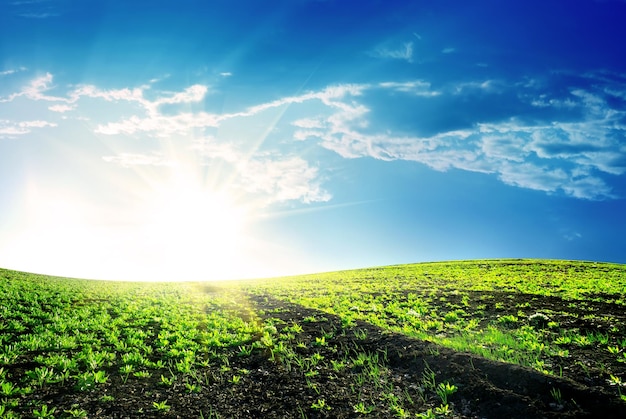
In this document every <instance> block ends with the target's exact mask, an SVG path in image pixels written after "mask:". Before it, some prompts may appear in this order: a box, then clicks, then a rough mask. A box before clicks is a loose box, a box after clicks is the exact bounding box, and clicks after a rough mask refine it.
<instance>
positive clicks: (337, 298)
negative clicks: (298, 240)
mask: <svg viewBox="0 0 626 419" xmlns="http://www.w3.org/2000/svg"><path fill="white" fill-rule="evenodd" d="M249 295H263V296H265V295H269V296H272V297H273V298H276V299H279V300H283V301H286V302H291V303H295V304H299V305H301V306H304V307H307V308H312V309H317V310H321V311H322V312H325V313H328V314H329V315H336V316H339V317H340V318H341V321H342V325H344V326H345V328H344V329H343V330H324V329H323V328H321V329H320V334H319V336H317V337H314V338H313V339H312V340H311V342H310V343H309V344H308V347H307V346H306V345H305V344H304V343H302V342H301V341H300V340H299V334H300V332H301V331H302V325H301V324H298V323H292V324H289V325H279V324H275V323H272V321H268V320H264V321H262V320H260V316H259V313H255V312H254V310H253V309H252V306H253V305H252V304H250V302H249V300H248V296H249ZM625 296H626V266H624V265H617V264H604V263H591V262H571V261H540V260H485V261H466V262H441V263H422V264H414V265H402V266H390V267H380V268H370V269H362V270H354V271H342V272H331V273H323V274H315V275H306V276H295V277H288V278H279V279H265V280H255V281H230V282H216V283H131V282H107V281H89V280H78V279H64V278H57V277H48V276H42V275H33V274H27V273H21V272H15V271H9V270H1V269H0V412H3V413H2V414H1V415H0V416H2V417H19V416H20V415H25V416H28V415H34V416H36V417H53V416H58V415H59V413H60V412H59V411H55V407H54V406H51V405H50V406H49V404H50V403H47V404H46V403H40V404H39V405H34V406H33V405H29V404H28V402H27V400H28V398H29V397H32V396H33V395H34V394H37V393H38V392H45V391H46V390H47V389H50V388H54V386H59V385H64V384H67V383H70V384H71V385H72V386H73V387H74V388H75V389H76V391H80V392H90V391H97V390H98V388H100V387H102V386H105V385H108V383H110V382H111V380H112V379H119V380H121V381H122V382H123V383H127V382H131V381H132V380H136V381H141V380H147V379H150V378H151V377H155V379H156V380H158V381H159V382H160V386H162V387H163V388H168V387H171V386H175V385H184V386H185V388H186V391H187V393H189V394H195V393H198V392H200V391H202V389H203V388H204V387H205V386H206V385H208V384H209V383H211V382H214V381H215V380H223V381H224V382H228V383H230V385H232V386H233V387H235V386H240V385H242V383H245V381H246V375H247V373H248V371H240V370H233V369H232V367H231V366H230V364H229V359H232V358H229V357H230V356H231V355H232V356H234V357H241V358H245V357H250V356H252V355H253V354H254V353H263V354H266V356H267V357H268V358H269V359H270V360H271V361H273V362H275V363H277V364H279V365H280V366H281V368H285V369H289V370H297V371H301V372H302V374H304V377H306V379H307V382H308V383H309V386H310V388H312V389H315V388H316V387H315V386H316V384H315V380H316V379H317V378H318V375H319V373H320V368H322V367H323V368H325V369H326V370H328V371H334V372H335V373H337V372H340V371H344V370H346V369H355V368H358V371H359V372H358V374H355V375H354V377H355V378H354V380H355V386H356V387H355V388H358V385H359V384H361V385H362V384H365V383H369V385H375V386H380V388H381V390H380V391H381V394H387V396H385V397H384V403H386V406H387V407H388V409H389V411H390V412H395V413H396V415H397V416H398V417H401V416H402V415H403V414H404V413H403V412H404V409H405V408H407V407H408V406H410V405H411V403H410V402H409V400H410V398H409V397H407V396H403V395H398V390H397V389H396V388H395V387H393V384H392V382H391V379H390V378H389V371H388V370H387V369H386V367H385V365H386V364H385V360H384V359H383V358H384V357H385V356H386V354H381V353H368V352H366V351H361V352H359V351H358V349H357V350H355V349H351V350H350V351H351V352H350V351H346V352H344V353H341V352H340V350H338V351H337V352H338V355H337V358H336V359H325V358H324V357H323V356H322V355H321V354H320V352H315V351H317V350H322V349H324V350H329V349H332V348H327V346H328V341H329V340H331V339H332V338H333V337H334V336H336V335H337V334H339V333H344V334H346V333H349V334H350V335H351V336H352V338H353V339H354V340H355V341H356V342H358V341H359V340H364V339H366V338H367V331H366V330H363V329H359V328H358V327H356V328H355V327H353V326H354V325H355V324H356V322H358V321H364V322H367V323H370V324H372V325H375V326H378V327H380V328H382V329H384V330H388V331H392V332H396V333H400V334H403V335H406V336H409V337H413V338H417V339H422V340H427V341H431V342H434V343H436V344H439V345H442V346H444V347H448V348H451V349H454V350H456V351H463V352H472V353H475V354H477V355H480V356H482V357H485V358H488V359H493V360H499V361H504V362H509V363H515V364H520V365H524V366H528V367H531V368H534V369H536V370H538V371H540V372H542V373H546V374H551V375H562V374H563V366H564V365H568V363H569V362H571V361H572V354H575V353H576V351H578V350H579V349H581V348H584V349H585V350H593V351H596V352H597V353H603V354H605V356H606V357H609V358H608V359H609V361H610V360H612V359H614V362H612V361H611V362H607V363H604V364H603V365H602V366H594V365H591V366H586V367H585V368H586V370H588V371H590V372H589V374H592V373H593V374H596V375H598V377H599V378H600V379H604V380H605V381H607V382H609V384H610V385H611V386H612V387H615V388H616V389H617V390H618V391H619V394H620V395H621V388H622V387H623V385H622V381H621V380H622V379H623V380H626V368H625V367H626V355H625V354H626V335H625V334H624V330H623V326H621V325H620V324H617V323H615V321H614V320H613V319H612V318H611V317H610V316H604V317H603V316H598V315H597V314H596V312H597V307H598V305H599V304H610V305H612V307H617V308H620V307H621V309H624V308H626V300H625V298H626V297H625ZM522 297H523V298H522ZM556 299H558V301H559V302H560V303H559V304H557V303H556V301H557V300H556ZM324 320H325V319H324V318H322V317H321V316H318V317H316V316H309V317H307V318H304V319H303V320H302V322H311V323H316V322H321V323H323V321H324ZM585 324H589V325H592V326H593V330H592V329H591V328H589V329H586V328H585V327H581V325H585ZM277 326H281V329H282V330H281V332H280V333H279V332H278V328H277ZM283 326H284V327H283ZM305 349H306V351H308V352H306V353H307V355H303V353H305V352H304V351H305ZM340 349H341V348H340ZM333 350H334V349H333ZM311 351H313V352H311ZM25 361H28V363H25V365H29V367H28V368H25V369H20V368H13V367H14V366H15V365H17V364H20V363H24V362H25ZM209 367H210V368H209ZM326 370H324V371H326ZM594 371H595V372H594ZM603 377H604V378H603ZM428 383H430V385H432V387H433V388H432V389H431V390H430V391H431V392H432V393H433V394H438V395H439V398H440V402H441V405H439V406H436V407H433V408H432V409H428V410H427V409H424V410H422V413H420V414H421V415H422V417H430V416H432V417H438V415H439V416H442V415H447V414H448V413H446V412H447V410H446V409H450V407H449V406H448V396H450V395H452V394H453V393H454V392H455V391H456V387H455V386H454V384H452V383H450V382H445V383H443V382H442V383H435V382H434V381H429V382H428ZM424 384H426V381H425V382H424ZM609 384H607V385H609ZM385 386H387V387H385ZM424 387H425V386H424ZM555 391H556V390H555ZM555 394H556V393H555ZM559 396H560V394H559ZM424 398H426V396H424ZM381 403H382V402H381ZM148 406H149V407H148V408H150V409H152V411H156V412H168V411H169V410H170V408H171V406H170V401H169V400H156V401H150V403H149V404H148ZM305 407H306V408H309V409H312V410H314V411H318V412H319V411H332V408H333V406H331V405H330V404H329V402H328V401H327V399H325V398H324V397H322V395H320V397H319V398H316V399H315V400H314V401H313V402H312V403H311V404H310V406H305ZM83 408H85V406H78V405H77V406H74V407H73V408H72V409H71V410H66V411H65V412H64V413H62V415H65V416H63V417H84V416H86V412H85V411H84V410H83ZM353 408H354V411H355V412H359V413H361V414H370V413H371V414H372V415H375V411H374V406H373V404H370V403H369V402H368V401H364V402H360V403H358V404H355V405H354V406H353ZM437 409H438V410H437ZM59 410H60V409H59ZM413 416H415V415H413Z"/></svg>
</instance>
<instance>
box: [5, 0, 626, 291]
mask: <svg viewBox="0 0 626 419" xmlns="http://www.w3.org/2000/svg"><path fill="white" fill-rule="evenodd" d="M624 21H626V2H624V1H618V0H604V1H600V0H597V1H594V0H572V1H568V2H563V1H560V0H559V1H557V0H542V1H536V0H530V1H525V2H504V1H496V0H491V1H487V0H482V1H476V2H465V1H452V0H442V1H417V0H416V1H361V2H350V1H339V0H327V1H322V0H289V1H287V0H284V1H279V0H276V1H264V2H259V1H221V0H216V1H196V0H180V1H177V2H173V1H163V0H160V1H158V0H157V1H154V0H153V1H150V2H144V1H139V0H137V1H132V2H128V1H116V0H110V1H98V0H93V1H88V2H87V1H73V0H0V266H2V267H5V268H13V269H20V270H26V271H31V272H41V273H47V274H56V275H66V276H78V277H86V278H98V279H100V278H107V279H141V280H146V279H158V280H163V279H171V280H183V279H216V278H239V277H258V276H271V275H283V274H297V273H307V272H318V271H327V270H336V269H349V268H359V267H368V266H375V265H386V264H396V263H409V262H421V261H436V260H456V259H471V258H518V257H519V258H526V257H533V258H535V257H536V258H562V259H585V260H598V261H613V262H620V263H626V222H625V220H624V214H625V213H626V200H625V198H626V44H625V43H624V39H626V25H624V24H623V22H624Z"/></svg>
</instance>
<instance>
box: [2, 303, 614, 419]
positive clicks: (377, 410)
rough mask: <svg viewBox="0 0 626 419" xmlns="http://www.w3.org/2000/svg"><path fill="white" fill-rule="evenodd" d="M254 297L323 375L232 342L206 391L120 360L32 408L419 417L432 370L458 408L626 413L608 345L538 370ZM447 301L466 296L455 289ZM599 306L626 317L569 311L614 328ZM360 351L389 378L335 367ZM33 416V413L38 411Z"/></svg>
mask: <svg viewBox="0 0 626 419" xmlns="http://www.w3.org/2000/svg"><path fill="white" fill-rule="evenodd" d="M481 296H482V294H480V293H476V294H473V295H472V304H474V303H476V304H478V303H479V302H481V301H482V299H481ZM509 297H510V296H509V295H508V294H505V293H500V294H498V295H497V296H496V298H495V299H493V298H490V300H489V301H490V304H492V303H495V302H497V301H507V302H508V303H507V305H506V306H507V307H514V306H515V304H510V303H511V302H512V300H513V299H514V301H513V302H514V303H516V304H519V303H520V302H522V303H523V302H524V300H525V299H527V300H528V301H529V302H531V303H532V305H531V307H532V311H544V312H548V309H549V308H550V307H551V309H550V310H551V311H549V312H550V313H551V314H550V315H551V316H552V317H554V318H555V320H559V319H558V318H557V317H558V316H559V315H558V314H556V313H557V312H558V311H559V310H561V309H562V308H563V306H564V304H566V303H565V302H563V301H562V300H559V299H558V298H552V297H550V298H547V297H536V296H523V295H521V294H515V295H514V296H513V297H511V298H509ZM249 298H250V300H251V302H252V303H253V305H254V307H253V308H254V309H255V311H256V312H258V313H260V315H261V318H262V319H265V320H268V322H269V323H272V324H274V325H275V326H276V329H277V330H276V332H277V335H279V334H281V333H287V330H286V329H285V328H287V327H290V326H291V325H293V324H294V323H297V324H299V325H300V326H302V331H301V332H299V333H297V334H296V336H295V337H294V338H293V341H294V342H296V341H297V342H300V343H301V345H300V346H298V347H296V346H295V344H294V347H296V352H297V353H298V355H299V356H301V357H303V358H310V357H311V356H313V355H314V354H316V353H317V354H319V355H321V356H322V357H323V359H324V362H325V364H324V365H326V366H325V367H319V368H317V369H316V368H313V369H311V371H313V372H314V373H311V374H309V376H307V375H306V374H305V371H304V369H302V368H298V367H297V366H294V365H293V364H289V363H288V362H286V361H285V360H284V359H283V360H281V359H280V357H277V356H274V357H273V353H272V350H270V349H269V348H256V349H255V350H254V351H252V353H251V354H250V355H249V356H241V354H240V353H239V352H240V350H239V348H225V349H224V353H225V355H224V356H222V357H221V361H220V362H218V361H213V362H212V364H211V365H208V366H207V367H205V368H204V369H203V370H202V371H200V373H201V375H202V377H201V378H202V379H201V381H202V385H201V387H200V388H198V389H196V390H195V391H190V390H189V388H188V387H187V386H185V383H184V382H182V381H180V380H179V381H175V382H174V383H173V384H172V385H170V386H164V385H163V384H162V382H161V375H164V376H166V377H169V376H170V375H171V374H170V372H169V371H168V370H167V369H163V370H162V371H153V372H152V376H151V377H148V378H137V377H133V376H132V375H131V376H130V377H127V378H126V377H124V376H122V375H120V373H119V372H118V371H117V369H111V371H108V375H109V380H108V381H107V382H106V383H104V384H99V385H97V386H96V387H95V388H94V389H93V390H88V391H79V390H77V389H76V388H75V386H74V384H75V383H73V382H72V380H68V381H67V382H66V383H65V384H61V383H58V384H55V385H52V386H46V387H44V388H42V389H41V390H38V391H35V392H34V393H33V394H31V395H29V396H24V397H26V398H31V402H33V404H31V405H34V403H35V402H37V403H46V404H48V405H49V406H55V407H56V409H57V410H56V412H55V416H56V417H69V416H68V415H67V414H66V413H63V412H64V411H68V410H70V409H72V408H76V407H79V408H80V409H84V410H86V411H87V413H88V417H89V418H152V417H155V418H156V417H167V418H198V417H203V418H218V417H219V418H304V417H306V418H311V419H315V418H358V417H375V418H388V417H389V418H391V417H400V413H399V412H398V411H392V410H390V408H389V406H390V404H391V403H390V401H391V400H392V399H394V398H395V399H396V400H402V401H403V402H402V406H403V408H404V409H405V411H406V412H409V413H410V416H406V417H416V414H417V413H425V412H427V411H428V409H434V408H436V407H437V406H439V405H441V399H440V398H439V397H438V396H437V395H436V393H435V391H434V390H432V389H431V390H428V389H427V388H426V386H425V384H424V377H425V376H428V375H429V374H432V376H433V377H434V380H435V382H436V383H443V382H449V383H452V384H454V385H455V386H456V387H457V388H458V390H457V391H456V392H455V393H454V394H451V395H450V396H449V398H448V404H449V406H450V410H451V411H452V412H453V413H451V414H450V415H449V416H446V417H453V418H487V419H491V418H494V419H497V418H507V419H518V418H519V419H522V418H523V419H528V418H624V417H626V403H624V402H622V401H620V399H619V396H618V394H617V389H616V388H615V387H611V386H610V385H609V384H607V382H606V379H605V376H606V374H605V372H604V373H603V372H602V371H599V370H598V371H596V370H595V369H594V368H595V367H592V366H594V365H599V364H602V363H604V364H605V365H608V364H609V363H611V364H610V365H611V368H613V373H614V374H617V375H618V376H621V377H622V378H625V379H626V376H625V375H626V374H625V373H626V368H625V366H626V364H623V363H622V364H618V363H616V361H615V356H614V355H611V356H609V355H610V354H608V353H607V354H598V352H597V351H595V352H594V351H592V350H591V349H588V350H584V349H581V350H580V351H575V350H574V349H573V348H572V349H571V352H572V355H571V357H570V359H569V360H567V361H566V364H564V368H565V369H564V374H563V377H554V376H548V375H544V374H541V373H539V372H537V371H535V370H532V369H530V368H525V367H520V366H515V365H510V364H505V363H500V362H494V361H489V360H486V359H483V358H480V357H477V356H475V355H471V354H467V353H458V352H455V351H452V350H449V349H446V348H443V347H440V346H437V345H435V344H432V343H429V342H424V341H420V340H416V339H412V338H409V337H406V336H403V335H400V334H395V333H391V332H389V331H385V330H382V329H380V328H378V327H376V326H373V325H371V324H366V323H362V322H359V323H357V324H356V325H353V326H350V328H345V327H343V326H342V322H341V319H340V318H338V317H336V316H333V315H330V314H327V313H322V312H319V311H316V310H312V309H309V308H305V307H302V306H298V305H295V304H289V303H285V302H283V301H279V300H276V299H274V298H272V297H270V296H252V295H251V296H250V297H249ZM447 298H448V301H450V302H454V296H453V295H448V296H447ZM490 307H491V306H490ZM517 310H518V309H517V308H516V309H515V310H513V309H511V310H510V311H511V313H514V312H517ZM529 310H531V309H530V308H529ZM589 310H591V311H593V313H594V314H595V315H596V316H595V317H594V318H605V319H608V318H613V319H618V320H620V321H621V324H622V325H623V324H624V322H623V320H624V310H623V307H622V306H617V305H611V304H602V303H590V304H589V305H587V306H585V307H582V306H581V307H580V310H579V311H580V312H581V316H579V317H578V318H575V317H572V316H566V317H563V318H562V319H560V320H561V321H572V322H575V321H578V322H580V324H579V327H580V329H581V330H583V329H593V330H602V328H604V327H610V326H609V325H608V324H604V323H602V321H600V320H594V321H591V320H589V321H585V320H582V318H583V315H582V313H586V312H588V311H589ZM568 313H571V310H570V311H569V312H568ZM501 314H503V312H502V310H495V309H493V312H491V309H490V308H487V309H486V310H485V316H486V318H489V316H490V315H493V316H497V315H501ZM504 314H506V310H505V312H504ZM622 327H623V326H622ZM355 332H356V333H355ZM625 333H626V332H625ZM322 337H323V340H322V341H321V342H320V339H322ZM624 338H626V336H624ZM357 353H369V354H378V355H379V358H380V359H381V363H382V364H384V366H385V368H384V371H383V372H382V373H381V376H380V379H378V380H377V381H375V380H371V381H366V382H358V381H356V378H357V377H358V376H359V375H360V373H361V372H362V371H361V370H359V368H357V367H346V368H342V369H338V370H334V369H333V368H330V367H329V364H330V360H335V361H340V360H342V359H346V357H355V356H356V354H357ZM274 355H275V354H274ZM598 357H600V358H598ZM603 357H606V359H604V358H603ZM272 358H273V359H272ZM560 362H563V361H562V360H561V361H560ZM26 364H28V360H24V363H22V365H14V366H13V367H12V368H11V369H12V370H13V371H12V372H13V373H17V369H30V368H32V365H30V364H28V365H26ZM579 364H581V365H582V366H580V365H579ZM577 365H579V366H578V367H577ZM585 365H587V367H586V369H585V367H584V366H585ZM583 369H584V371H583ZM10 372H11V371H10ZM234 375H237V376H239V377H240V381H239V382H238V383H236V384H235V383H233V382H232V381H233V380H232V377H233V376H234ZM555 390H558V391H560V397H555V395H554V394H555V393H554V392H555ZM103 396H105V397H104V398H103ZM161 401H166V402H167V405H168V406H169V409H168V410H167V411H159V410H157V409H156V407H155V406H154V404H153V403H154V402H161ZM359 403H362V406H365V407H368V408H371V409H372V411H371V412H370V413H369V414H367V415H365V414H363V413H358V412H356V411H355V410H356V409H355V406H357V405H358V404H359ZM22 404H26V403H20V405H22ZM31 409H32V408H31ZM31 411H32V410H31ZM22 413H23V414H24V417H28V414H29V413H27V412H26V411H24V412H22ZM64 415H65V416H64ZM440 417H443V416H440Z"/></svg>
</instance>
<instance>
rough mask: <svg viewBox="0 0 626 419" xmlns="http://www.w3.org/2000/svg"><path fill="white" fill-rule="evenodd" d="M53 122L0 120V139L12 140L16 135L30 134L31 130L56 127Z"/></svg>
mask: <svg viewBox="0 0 626 419" xmlns="http://www.w3.org/2000/svg"><path fill="white" fill-rule="evenodd" d="M56 126H57V124H56V123H54V122H48V121H41V120H34V121H20V122H14V121H9V120H6V119H0V138H12V137H15V136H17V135H24V134H28V133H30V132H32V129H31V128H45V127H56Z"/></svg>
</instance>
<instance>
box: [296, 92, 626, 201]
mask: <svg viewBox="0 0 626 419" xmlns="http://www.w3.org/2000/svg"><path fill="white" fill-rule="evenodd" d="M414 84H415V85H417V86H420V84H419V83H408V84H398V83H380V84H379V85H378V86H376V89H390V90H393V91H395V92H403V93H407V94H409V93H410V92H411V89H409V88H404V87H405V86H411V87H412V86H413V85H414ZM498 86H499V88H498V89H493V88H492V83H486V82H463V83H460V84H458V85H456V86H448V87H447V88H446V89H444V90H443V93H445V94H443V97H444V99H445V96H446V94H447V96H450V97H451V96H457V95H463V94H470V93H471V92H472V91H476V89H478V90H479V91H481V92H482V93H481V94H482V95H489V94H493V95H499V94H501V93H502V91H503V90H505V89H506V86H505V85H504V84H498ZM399 87H400V88H399ZM587 88H588V89H592V90H593V91H592V90H585V89H581V88H579V87H576V88H571V89H570V90H569V92H568V93H567V95H566V96H567V98H566V99H563V98H555V99H554V102H550V101H552V100H553V99H552V98H551V99H547V97H544V98H543V99H542V100H543V101H544V103H546V106H557V107H558V106H560V104H561V103H563V102H564V101H569V102H571V105H569V107H574V108H576V113H575V114H576V115H578V117H577V119H575V120H572V114H571V113H567V114H564V115H563V120H562V121H560V120H552V121H550V122H548V121H542V122H541V123H530V122H524V120H525V119H527V118H526V115H524V112H523V111H521V112H520V114H519V115H518V114H515V113H512V114H511V115H510V116H509V117H508V118H507V119H504V120H498V121H495V122H486V121H484V122H481V121H480V120H473V122H472V123H470V124H468V126H467V127H466V128H465V129H462V130H458V129H456V130H448V131H446V130H443V131H441V132H439V133H437V134H435V135H431V136H414V135H410V134H400V133H398V132H394V131H393V130H389V129H386V130H385V129H380V128H384V127H378V128H379V129H377V130H373V129H369V128H367V129H363V127H368V126H369V124H368V118H370V112H371V109H369V108H367V107H364V105H362V104H359V103H358V102H356V101H351V102H349V103H348V102H345V103H344V106H343V107H336V109H337V112H336V113H335V114H334V115H332V116H331V117H330V118H328V119H327V120H326V124H325V125H324V124H319V123H318V124H312V123H310V122H309V123H307V124H302V123H301V122H300V123H299V122H296V124H295V126H296V127H297V129H296V133H295V137H296V138H297V139H299V140H304V139H307V138H308V139H317V140H318V141H319V144H320V145H321V146H322V147H325V148H327V149H329V150H333V151H335V152H336V153H338V154H339V155H341V156H342V157H345V158H358V157H372V158H376V159H380V160H387V161H392V160H409V161H415V162H419V163H422V164H425V165H427V166H429V167H432V168H433V169H435V170H440V171H444V170H448V169H451V168H454V169H461V170H467V171H474V172H481V173H486V174H492V175H496V176H497V177H498V178H499V179H500V180H501V181H502V182H504V183H506V184H509V185H513V186H517V187H522V188H528V189H534V190H539V191H544V192H548V193H555V192H558V191H560V192H562V193H564V194H565V195H569V196H571V197H575V198H582V199H607V198H614V197H615V195H614V193H613V192H612V188H611V187H610V185H609V184H608V183H607V180H606V179H607V177H606V175H613V176H621V175H623V174H624V173H626V144H625V141H624V133H625V132H626V131H625V130H624V121H625V120H626V110H624V109H621V108H616V107H612V106H611V105H609V102H608V101H607V98H606V97H603V96H602V95H600V94H599V93H598V91H599V90H601V89H598V88H597V87H593V86H588V87H587ZM368 89H369V90H370V91H371V90H374V88H373V87H371V86H370V87H369V88H368ZM624 90H626V89H624ZM426 91H428V90H426ZM362 93H364V94H365V95H367V93H369V91H364V92H362ZM522 93H523V94H522ZM522 93H519V96H520V97H524V98H525V99H524V100H528V95H526V92H522ZM532 93H534V94H537V92H534V91H533V92H532ZM548 95H549V94H548ZM424 96H428V95H424ZM433 96H439V95H433ZM530 96H532V95H530ZM482 97H484V96H481V98H482ZM481 100H484V99H481ZM532 103H533V102H531V104H526V110H527V111H529V112H530V113H532V110H531V109H530V108H532V107H533V106H535V105H533V104H532ZM550 103H553V105H550ZM522 105H524V104H520V107H523V106H522ZM470 106H471V105H470ZM455 112H459V110H458V109H455ZM465 112H468V114H471V113H472V110H471V109H465ZM469 119H470V120H472V119H471V118H469ZM500 119H501V117H500ZM303 125H305V126H303Z"/></svg>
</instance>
